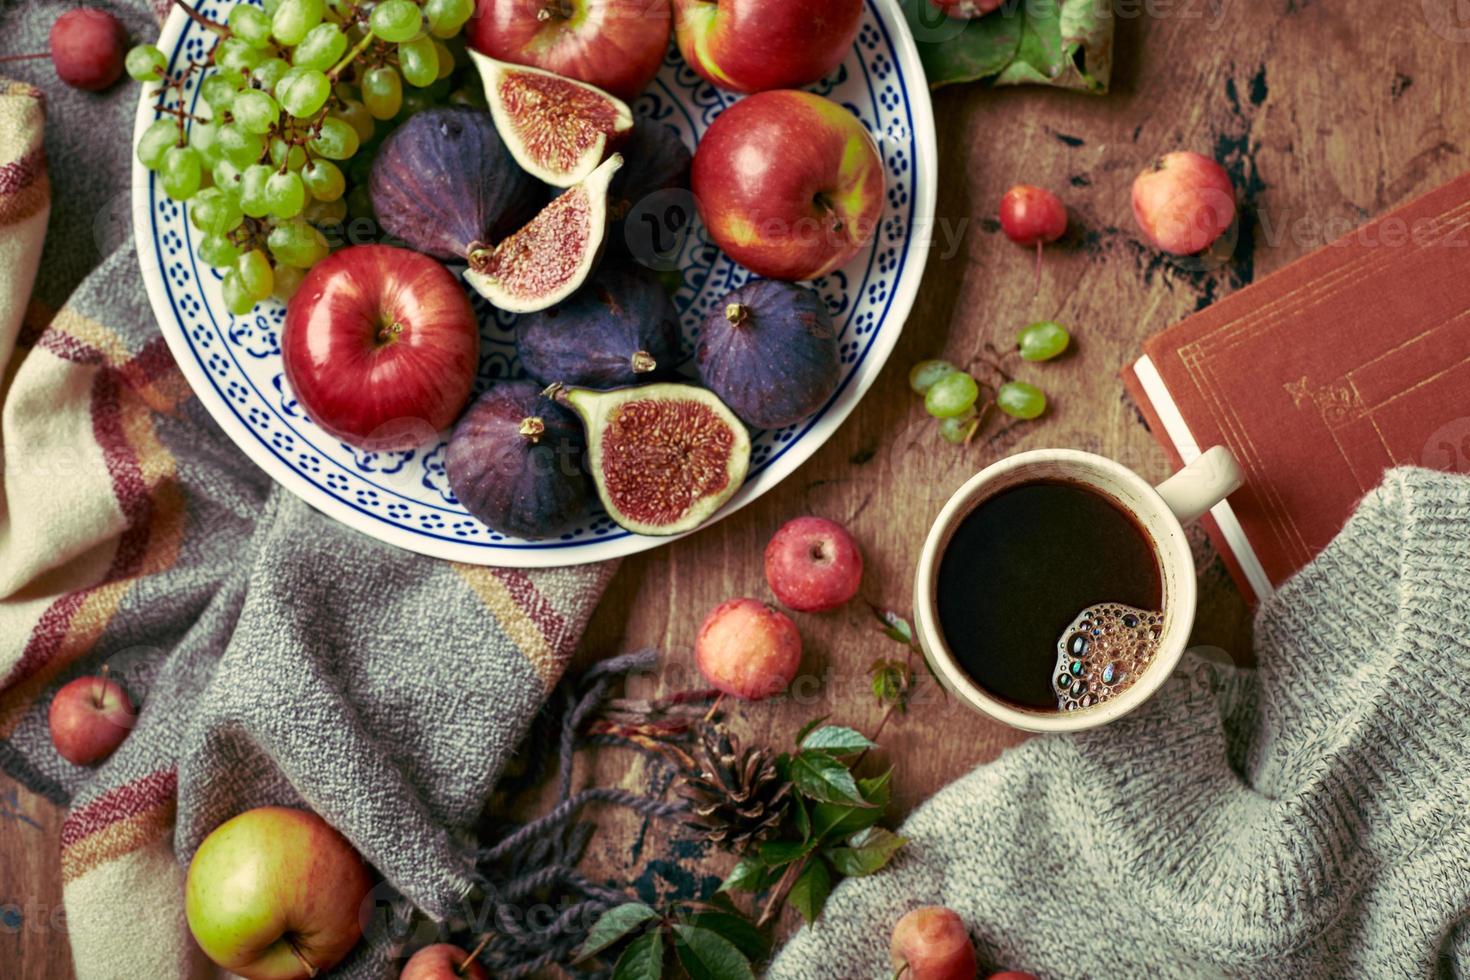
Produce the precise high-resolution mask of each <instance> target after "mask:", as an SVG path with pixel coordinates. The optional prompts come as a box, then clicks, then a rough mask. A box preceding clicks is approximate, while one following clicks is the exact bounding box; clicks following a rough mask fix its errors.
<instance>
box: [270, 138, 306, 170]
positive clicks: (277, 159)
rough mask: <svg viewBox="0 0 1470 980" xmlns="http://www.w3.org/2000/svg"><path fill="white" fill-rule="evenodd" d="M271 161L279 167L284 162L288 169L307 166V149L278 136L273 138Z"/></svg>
mask: <svg viewBox="0 0 1470 980" xmlns="http://www.w3.org/2000/svg"><path fill="white" fill-rule="evenodd" d="M271 163H274V164H275V165H276V166H278V167H279V166H280V165H281V164H283V163H284V164H285V165H286V169H287V170H300V169H301V168H302V167H304V166H306V149H305V148H304V147H302V146H299V145H293V144H291V143H287V142H286V141H285V140H283V139H281V138H280V137H279V136H277V137H276V138H275V139H273V140H271Z"/></svg>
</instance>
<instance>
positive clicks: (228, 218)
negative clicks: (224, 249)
mask: <svg viewBox="0 0 1470 980" xmlns="http://www.w3.org/2000/svg"><path fill="white" fill-rule="evenodd" d="M244 220H245V215H244V213H243V212H242V211H241V210H240V201H239V197H238V195H237V194H236V193H235V192H234V191H227V190H222V189H220V188H218V187H208V188H205V189H204V190H202V191H200V192H199V193H198V194H196V195H194V200H192V201H190V202H189V223H190V224H192V225H193V226H194V227H195V228H198V229H199V230H200V231H202V232H205V233H206V234H210V235H228V234H229V233H230V232H232V231H234V230H235V229H236V228H238V227H240V225H241V223H242V222H244Z"/></svg>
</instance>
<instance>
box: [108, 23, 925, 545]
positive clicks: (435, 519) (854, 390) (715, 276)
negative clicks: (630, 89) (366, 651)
mask: <svg viewBox="0 0 1470 980" xmlns="http://www.w3.org/2000/svg"><path fill="white" fill-rule="evenodd" d="M198 6H199V7H200V8H201V9H202V11H203V12H204V13H205V14H207V15H209V16H211V17H213V18H214V19H216V20H220V21H223V20H224V19H225V16H226V14H227V12H228V10H229V8H230V7H231V6H233V0H204V2H202V3H200V4H198ZM211 39H212V38H211V35H209V34H208V32H207V31H205V30H203V29H202V28H200V27H199V25H197V24H196V23H194V22H193V21H191V20H189V19H188V17H187V16H185V15H184V13H183V12H182V11H181V10H179V9H175V10H174V11H173V13H172V14H171V15H170V17H169V19H168V22H167V23H166V24H165V26H164V30H163V35H162V38H161V40H160V41H159V47H161V48H162V49H163V51H164V52H165V54H166V55H167V56H168V57H169V59H170V70H171V71H173V70H176V69H177V68H178V66H180V65H181V64H184V63H185V62H186V61H187V60H188V59H191V58H200V57H202V56H203V55H204V54H205V53H206V52H207V50H208V47H207V45H208V44H209V43H210V41H211ZM198 81H199V77H198V76H197V75H196V76H195V77H194V79H193V80H191V83H190V86H189V87H188V88H187V89H186V90H185V92H184V93H183V99H184V101H185V102H187V103H189V105H190V106H191V107H203V102H202V101H200V100H199V99H198ZM812 90H813V91H815V92H818V93H820V94H822V95H825V96H828V97H829V98H831V99H833V100H835V101H837V102H839V103H841V104H842V105H844V106H846V107H847V108H848V109H849V110H850V111H851V112H853V113H854V114H856V115H857V116H858V118H859V119H861V120H862V122H863V125H865V126H866V127H867V128H868V130H869V132H871V133H872V134H873V136H874V138H875V139H876V140H877V143H878V146H879V148H880V151H881V152H882V154H883V159H884V162H885V164H886V165H887V179H888V187H887V200H886V202H885V210H884V214H883V219H882V224H881V226H880V229H879V232H878V235H877V237H876V239H875V240H874V242H873V244H872V246H871V247H869V248H868V249H867V250H865V251H864V252H863V254H862V255H860V256H859V257H858V258H856V259H855V260H854V261H853V262H852V263H851V264H850V265H848V266H847V267H846V268H845V269H843V270H841V271H840V272H837V273H834V274H833V275H831V276H828V277H827V278H825V279H822V280H820V281H818V282H816V283H813V284H812V285H813V286H814V287H815V288H816V289H817V290H818V291H819V292H820V293H821V295H822V297H823V298H824V299H825V300H826V302H827V305H828V308H829V309H830V310H831V312H832V315H833V318H834V321H835V322H836V324H837V325H838V328H839V330H840V344H841V355H842V367H843V377H842V383H841V386H840V387H839V388H838V390H837V393H836V394H835V395H834V396H833V397H832V399H831V401H829V402H828V403H827V404H826V405H825V406H824V407H823V408H822V410H821V411H819V412H817V413H816V414H815V415H814V416H812V417H811V418H809V419H807V420H806V421H804V422H802V423H800V424H799V425H795V426H792V427H790V428H786V429H781V430H777V431H765V432H754V433H752V441H753V455H752V459H751V470H750V477H749V479H748V480H747V482H746V484H745V486H744V487H742V488H741V490H740V493H739V494H738V495H737V496H736V497H735V498H734V499H733V500H732V501H731V502H730V503H729V504H728V505H727V506H726V507H725V508H724V509H723V510H722V511H721V512H720V513H721V516H723V515H726V514H730V513H733V512H734V511H736V510H738V509H739V508H740V507H742V506H744V505H745V504H748V503H750V502H751V501H752V500H754V499H756V498H757V497H759V496H760V495H761V494H763V493H765V492H766V491H768V490H770V489H771V488H772V487H774V486H776V485H777V484H778V483H780V482H781V481H782V480H783V479H785V478H786V477H787V476H789V475H790V474H791V473H792V471H794V470H795V469H796V468H797V467H798V466H800V465H801V464H802V463H803V462H804V461H805V460H806V459H807V458H808V457H810V456H811V455H812V454H813V453H814V452H816V451H817V449H818V448H819V447H820V446H821V445H822V443H824V442H826V441H827V439H828V437H829V436H831V435H832V433H833V432H834V431H836V429H837V427H838V426H839V425H841V424H842V420H843V419H845V418H847V416H848V413H850V412H851V411H852V410H853V408H854V407H855V406H856V405H857V403H858V400H859V399H860V398H862V396H863V393H864V392H865V391H867V389H868V387H869V386H870V385H871V384H872V382H873V380H874V379H875V378H876V377H877V376H878V372H879V370H881V369H882V367H883V363H884V361H886V360H887V359H888V355H889V352H891V351H892V350H893V346H894V344H895V343H896V342H897V340H898V335H899V332H900V331H901V330H902V329H903V324H904V320H905V319H906V318H907V317H908V314H909V309H910V307H911V306H912V304H913V300H914V296H915V294H916V293H917V291H918V288H919V280H920V278H921V277H922V275H923V270H924V260H925V257H926V251H925V238H926V236H927V232H928V230H929V229H930V228H931V227H932V221H933V217H934V200H935V180H936V178H935V159H936V150H935V139H934V119H933V114H932V111H931V109H930V104H929V92H928V88H927V87H926V85H925V83H924V75H923V70H922V68H921V67H920V65H919V59H918V56H917V54H916V52H915V49H914V45H913V41H912V40H911V38H910V36H909V34H908V32H907V28H906V27H905V26H904V21H903V17H902V15H901V13H900V11H899V9H898V6H897V3H896V2H895V0H867V4H866V10H865V11H864V16H863V24H862V29H861V31H860V33H859V34H858V38H857V42H856V43H855V44H854V45H853V49H852V51H851V53H850V54H849V55H848V57H847V60H846V61H845V62H844V63H843V64H842V66H841V67H840V68H839V69H838V70H837V71H836V72H835V73H834V74H833V75H832V77H830V78H829V79H827V80H825V81H824V82H822V83H821V84H820V85H817V86H814V87H813V88H812ZM737 98H738V96H735V95H732V94H730V93H726V92H722V91H720V90H718V89H715V88H713V87H712V86H710V85H708V84H706V83H705V82H704V81H702V80H701V79H700V78H699V77H698V76H697V75H695V73H694V72H693V71H692V70H690V69H689V68H688V66H686V65H685V64H684V63H683V62H682V60H681V59H680V58H679V57H678V55H677V52H675V51H674V50H673V48H672V47H671V48H670V56H669V58H668V59H667V60H666V62H665V64H664V67H663V69H662V70H661V72H660V73H659V76H658V78H657V79H656V80H655V81H654V83H653V84H652V85H651V86H649V90H648V91H647V92H646V93H645V94H644V95H643V96H642V97H641V98H639V100H638V101H637V103H636V104H635V106H634V108H635V110H636V111H637V113H638V115H640V116H642V117H645V118H650V119H655V120H658V121H660V122H662V123H664V124H666V125H668V126H672V127H673V128H674V129H676V130H677V131H678V133H679V135H680V136H681V138H682V139H683V140H684V143H685V145H687V146H689V147H691V148H693V147H694V146H695V145H696V144H697V142H698V140H699V137H700V135H701V134H702V133H703V132H704V131H705V129H707V128H708V127H709V125H710V123H711V122H713V121H714V119H715V117H716V116H718V115H719V114H720V112H722V111H723V110H724V109H725V108H726V107H727V106H729V105H731V104H733V103H734V102H735V101H736V99H737ZM155 99H156V96H155V95H153V94H151V93H150V95H149V96H148V97H147V98H144V99H142V100H141V101H140V104H139V107H138V117H137V124H136V130H137V132H136V133H135V134H134V139H135V141H136V138H137V135H138V134H140V133H141V132H142V131H143V129H144V128H145V127H146V126H147V125H148V124H149V123H151V122H152V121H153V120H154V119H155V118H156V113H155V110H154V108H153V105H154V101H155ZM133 195H134V201H133V219H134V229H135V232H136V236H137V243H138V258H139V262H140V264H141V266H142V271H143V278H144V280H145V282H146V283H147V287H148V295H149V298H150V300H151V301H152V304H153V309H154V312H155V313H156V314H157V317H158V321H159V325H160V327H161V328H162V330H163V334H164V337H165V338H166V339H167V341H168V344H169V347H170V348H171V349H172V351H173V354H174V358H175V359H176V360H177V361H178V363H179V366H180V368H181V369H182V370H183V372H184V375H185V377H187V378H188V380H189V383H190V384H191V385H192V386H193V389H194V392H195V393H196V394H197V395H198V396H199V399H200V400H201V401H202V402H203V403H204V405H205V406H206V407H207V408H208V410H209V412H210V413H211V414H212V415H213V416H214V418H215V420H216V421H217V422H218V423H219V424H220V426H221V427H222V428H223V429H224V430H225V431H226V432H227V433H229V434H230V436H231V438H233V439H234V440H235V442H236V443H237V444H238V445H239V446H240V448H241V449H243V450H244V451H245V454H246V455H247V456H249V457H250V458H251V459H252V460H254V461H255V462H256V463H257V464H259V465H260V466H261V467H262V468H263V469H264V470H265V471H266V472H267V473H269V474H270V475H271V476H272V477H273V478H274V479H275V480H276V481H278V482H279V483H280V484H281V485H282V486H284V487H285V488H287V489H288V490H290V491H292V492H293V493H295V494H298V495H299V496H300V497H302V498H303V499H304V500H306V501H307V502H308V503H309V504H311V505H312V506H314V507H316V508H317V509H319V510H321V511H323V512H324V513H326V514H329V515H331V516H332V517H334V518H336V519H337V520H339V521H342V522H343V523H345V524H348V525H350V526H351V527H354V528H356V529H357V530H359V531H361V532H363V533H364V534H368V535H371V536H372V537H374V538H378V539H379V540H382V541H386V542H388V543H389V544H394V545H397V546H399V547H402V548H408V549H410V550H412V551H417V552H421V553H423V554H426V555H434V556H436V557H440V558H448V559H453V560H456V561H464V562H473V563H476V564H482V565H503V566H519V567H539V566H549V565H571V564H578V563H582V562H592V561H602V560H605V559H609V558H617V557H620V556H623V555H629V554H633V553H635V552H638V551H643V550H645V549H648V548H655V547H657V546H659V545H661V544H664V543H666V542H668V541H670V540H673V539H671V538H658V537H646V536H642V535H635V534H630V533H628V532H627V531H624V530H623V529H622V528H620V527H618V526H617V525H616V524H614V523H613V522H612V521H611V520H610V519H609V518H607V517H606V516H605V515H603V514H601V513H596V514H593V515H591V516H589V517H588V518H587V520H585V521H584V522H583V523H582V525H581V526H579V527H577V528H576V529H575V530H573V531H571V532H570V533H568V534H565V535H563V536H562V537H560V538H558V539H555V540H551V541H534V542H533V541H522V540H518V539H515V538H509V537H506V536H504V535H501V534H498V533H496V532H494V531H491V530H490V529H489V528H487V527H485V526H484V525H483V524H481V523H480V522H479V521H477V520H475V519H474V518H473V517H471V516H470V515H469V514H468V513H467V512H466V511H465V509H464V508H463V507H461V506H460V504H459V502H458V501H457V500H455V498H454V494H453V493H452V492H451V491H450V489H449V484H448V481H447V479H446V478H445V474H444V450H445V443H444V442H443V441H442V440H441V441H439V442H438V443H437V444H434V445H425V446H423V447H421V448H419V449H416V450H413V451H410V452H401V453H369V452H363V451H361V450H357V449H353V448H352V447H350V446H347V445H344V444H343V443H341V442H339V441H337V440H335V439H333V438H331V437H329V436H328V435H327V434H326V433H324V432H323V431H322V430H320V429H318V428H317V427H316V426H315V425H314V424H312V422H311V420H310V419H308V418H307V417H306V416H305V414H304V413H303V412H302V410H301V407H300V406H299V405H298V404H297V403H296V400H295V399H294V398H293V397H292V394H291V390H290V388H289V386H288V385H287V384H286V383H285V378H284V376H283V373H282V364H281V347H280V333H281V327H282V324H283V322H284V319H285V307H284V306H283V305H282V304H280V303H277V302H275V301H271V302H269V303H263V304H261V305H260V306H258V307H256V308H255V310H254V311H252V312H251V313H250V314H249V315H248V316H244V317H234V316H231V315H230V314H229V312H228V311H227V310H226V309H225V304H224V302H223V300H222V299H221V296H220V276H219V274H218V273H216V272H215V271H214V270H213V269H211V268H210V267H209V266H208V265H206V264H205V263H203V262H201V261H199V260H198V258H197V257H196V256H195V248H196V247H197V245H198V239H199V234H198V232H197V231H196V230H195V229H194V228H193V227H192V226H191V225H190V224H189V222H188V219H187V212H186V209H185V206H184V205H181V204H178V203H176V202H174V201H171V200H169V199H168V198H167V197H166V196H165V195H164V194H163V192H162V189H161V187H160V186H159V183H158V180H157V179H156V177H155V176H154V175H153V174H151V173H149V172H148V171H146V170H144V169H143V168H142V167H141V165H137V164H135V169H134V181H133ZM645 223H646V222H645ZM631 224H632V223H631V222H630V226H631ZM670 240H673V239H672V238H671V239H670ZM666 264H667V265H669V266H671V267H674V268H673V269H672V274H670V275H669V276H668V278H669V279H670V280H671V285H672V280H675V279H677V281H678V289H677V293H676V297H675V298H676V302H677V305H678V308H679V311H680V314H681V316H682V319H683V325H684V331H685V351H686V355H687V352H688V351H689V350H690V349H692V341H693V338H694V337H696V336H697V333H698V325H699V324H700V322H701V321H702V320H703V319H704V317H705V316H706V314H707V313H708V312H709V311H710V309H711V308H713V307H714V306H715V304H717V303H718V302H719V301H720V299H721V298H722V297H724V295H725V294H726V293H728V292H729V291H730V290H731V289H734V288H735V287H737V286H739V285H741V284H742V283H744V282H745V281H746V280H747V279H748V278H750V273H748V272H747V271H746V270H745V269H744V268H742V267H740V266H739V265H736V264H735V263H734V262H732V261H731V260H730V259H729V258H727V257H725V256H724V255H723V254H721V253H720V251H719V250H718V249H717V248H715V247H714V246H713V245H712V244H711V243H710V240H709V238H708V236H707V234H706V233H705V231H704V229H703V228H702V227H699V226H698V223H697V222H695V223H694V227H693V229H692V231H690V232H689V233H688V234H687V235H684V236H683V241H682V245H681V247H680V248H679V249H678V251H677V256H676V257H674V258H672V260H671V261H667V262H666ZM477 309H478V311H479V313H480V314H481V317H480V319H481V333H482V337H483V341H484V342H483V344H482V349H481V357H480V372H479V374H480V385H481V387H483V386H484V385H486V384H488V383H489V382H491V381H493V380H495V379H497V378H507V377H516V376H518V375H519V374H520V368H519V365H518V364H517V362H516V357H515V345H514V332H513V331H514V322H515V321H514V317H512V316H509V315H507V314H503V313H498V312H497V311H494V310H492V309H490V308H489V307H487V306H484V305H483V304H480V305H479V306H478V307H477Z"/></svg>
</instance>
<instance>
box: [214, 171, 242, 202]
mask: <svg viewBox="0 0 1470 980" xmlns="http://www.w3.org/2000/svg"><path fill="white" fill-rule="evenodd" d="M209 175H210V176H211V177H213V178H214V186H215V187H218V188H220V189H221V190H224V191H228V192H229V193H230V194H232V195H233V196H234V200H235V203H236V206H238V205H239V202H240V176H241V170H240V168H239V167H237V166H235V165H234V164H233V163H231V162H230V161H229V160H221V161H220V162H219V163H216V164H215V165H214V167H213V168H212V169H211V170H210V171H209Z"/></svg>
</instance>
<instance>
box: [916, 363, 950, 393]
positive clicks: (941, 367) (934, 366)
mask: <svg viewBox="0 0 1470 980" xmlns="http://www.w3.org/2000/svg"><path fill="white" fill-rule="evenodd" d="M957 370H959V369H958V368H956V367H955V366H954V365H953V364H951V363H949V362H948V361H920V362H919V363H918V364H915V365H914V367H913V369H912V370H911V371H909V387H910V388H912V389H913V390H914V394H916V395H927V394H928V393H929V389H930V388H933V387H934V382H936V381H938V380H939V379H940V378H943V377H945V376H946V375H950V374H953V373H954V372H955V371H957Z"/></svg>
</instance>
